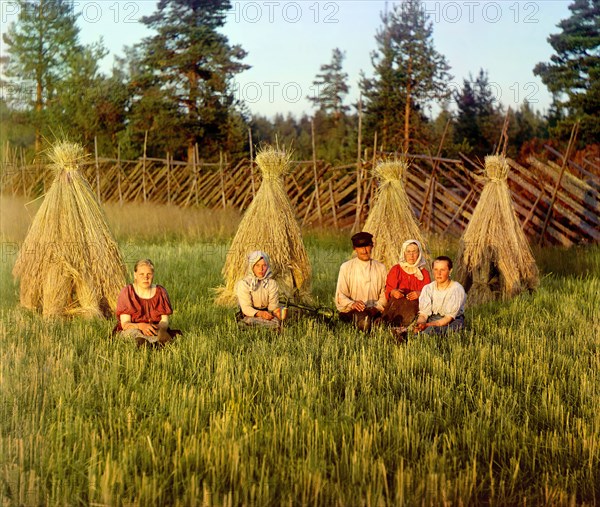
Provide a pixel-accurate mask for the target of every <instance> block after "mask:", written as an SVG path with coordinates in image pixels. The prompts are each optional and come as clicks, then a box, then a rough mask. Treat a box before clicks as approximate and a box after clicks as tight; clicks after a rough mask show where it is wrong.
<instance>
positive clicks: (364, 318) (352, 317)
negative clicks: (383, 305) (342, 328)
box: [339, 307, 381, 332]
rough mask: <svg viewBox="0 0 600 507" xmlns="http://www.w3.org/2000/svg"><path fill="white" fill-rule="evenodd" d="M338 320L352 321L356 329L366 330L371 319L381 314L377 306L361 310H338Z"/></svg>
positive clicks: (370, 323)
mask: <svg viewBox="0 0 600 507" xmlns="http://www.w3.org/2000/svg"><path fill="white" fill-rule="evenodd" d="M339 316H340V320H341V321H342V322H348V323H352V325H354V326H355V327H356V328H357V329H360V330H361V331H365V332H368V331H370V330H371V326H372V325H373V321H374V320H375V319H377V318H378V317H380V316H381V312H380V311H379V310H378V309H377V308H372V307H371V308H365V309H364V310H363V311H362V312H358V311H356V310H350V311H349V312H340V313H339Z"/></svg>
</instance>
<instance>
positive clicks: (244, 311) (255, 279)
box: [235, 250, 281, 328]
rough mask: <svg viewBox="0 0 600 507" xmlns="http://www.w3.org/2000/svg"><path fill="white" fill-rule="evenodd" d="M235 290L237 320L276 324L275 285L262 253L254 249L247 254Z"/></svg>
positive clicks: (257, 324)
mask: <svg viewBox="0 0 600 507" xmlns="http://www.w3.org/2000/svg"><path fill="white" fill-rule="evenodd" d="M235 292H236V295H237V298H238V304H239V306H240V311H239V313H238V317H239V321H241V322H243V323H244V324H247V325H249V326H265V327H274V328H276V327H279V326H280V323H281V308H280V307H279V287H278V286H277V282H276V281H275V280H274V279H273V273H272V272H271V266H270V261H269V256H268V255H267V254H266V253H265V252H263V251H261V250H256V251H254V252H251V253H250V254H249V255H248V274H247V275H246V276H245V277H244V278H243V279H241V280H240V281H239V282H238V283H237V284H236V286H235Z"/></svg>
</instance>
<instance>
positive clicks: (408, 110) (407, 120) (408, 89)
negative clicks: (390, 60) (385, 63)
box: [403, 56, 412, 153]
mask: <svg viewBox="0 0 600 507" xmlns="http://www.w3.org/2000/svg"><path fill="white" fill-rule="evenodd" d="M407 75H408V82H407V84H406V103H405V104H404V146H403V150H404V153H408V148H409V142H410V113H411V108H410V97H411V94H412V82H411V79H412V56H411V57H409V58H408V70H407Z"/></svg>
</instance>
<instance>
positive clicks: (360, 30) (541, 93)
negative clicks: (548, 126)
mask: <svg viewBox="0 0 600 507" xmlns="http://www.w3.org/2000/svg"><path fill="white" fill-rule="evenodd" d="M394 3H398V2H391V1H390V2H388V9H391V8H392V5H393V4H394ZM570 3H571V2H570V1H568V0H538V1H527V0H523V1H518V0H499V1H487V0H464V1H463V0H460V1H452V0H439V1H431V0H428V1H427V2H425V5H426V10H427V12H428V13H429V15H430V19H431V21H432V22H433V38H434V42H435V46H436V49H437V50H438V51H439V52H440V53H442V54H443V55H445V56H446V58H447V60H448V62H449V64H450V65H451V71H450V72H451V74H452V75H453V76H454V79H453V82H452V83H451V85H450V86H452V87H455V88H457V89H458V88H460V87H461V86H462V82H463V78H467V77H468V75H469V73H472V74H473V75H476V74H477V73H478V71H479V69H480V68H484V69H486V70H487V71H488V74H489V80H490V82H491V84H492V87H493V92H494V96H495V97H497V98H498V100H500V101H501V102H502V103H503V104H504V106H509V105H510V106H511V107H513V108H514V107H518V105H519V104H520V103H521V102H522V101H523V99H524V98H526V97H527V98H528V99H529V101H530V102H531V103H532V105H533V106H534V107H536V108H537V109H539V110H541V111H545V110H546V109H547V108H548V106H549V104H550V96H549V94H548V92H547V89H546V87H545V86H544V85H543V84H542V83H541V81H540V80H539V79H538V78H537V77H535V76H534V75H533V72H532V69H533V67H534V66H535V64H536V63H537V62H540V61H548V60H549V58H550V56H551V55H552V54H553V50H552V48H551V46H550V45H549V44H548V43H547V41H546V39H547V37H548V35H550V34H551V33H557V32H559V29H558V28H557V27H556V25H557V23H558V22H559V21H560V20H561V19H565V18H567V17H569V14H570V11H569V10H568V5H569V4H570ZM74 4H75V8H76V10H78V11H81V13H82V15H81V17H80V20H79V23H80V26H81V29H82V30H81V35H82V39H83V41H84V42H86V43H89V42H94V41H96V40H98V38H99V37H100V36H102V37H103V39H104V43H105V45H106V46H107V47H108V48H109V49H110V51H111V53H113V54H114V53H121V50H122V48H123V46H125V45H132V44H134V43H136V42H138V41H139V40H140V39H141V38H142V37H144V36H145V35H148V34H150V32H148V31H147V30H146V29H145V27H144V26H143V25H141V24H140V23H138V22H137V19H138V18H139V17H140V16H142V15H147V14H150V13H152V12H153V11H154V10H155V7H156V1H155V0H131V1H130V0H118V1H117V0H96V1H91V0H79V1H78V0H74ZM232 6H233V9H232V11H231V12H230V13H229V16H228V22H227V25H226V27H225V29H224V31H225V33H226V34H227V35H228V37H229V39H230V42H231V43H239V44H241V45H242V46H243V47H244V49H246V51H248V53H249V54H248V57H247V58H246V60H245V62H246V63H247V64H249V65H251V66H252V68H251V69H250V70H248V71H245V72H244V73H242V74H240V75H239V76H238V77H237V78H236V86H237V90H238V93H239V95H240V97H241V98H243V99H245V100H246V102H247V104H248V106H249V108H250V110H251V111H252V112H253V113H260V114H264V115H267V116H272V115H274V114H276V113H283V114H287V113H288V112H291V113H293V114H295V115H300V114H302V113H304V112H306V113H308V114H311V112H312V108H311V104H310V103H309V101H308V100H306V99H305V97H306V96H307V95H310V94H314V93H315V90H314V89H313V87H312V81H313V79H314V78H315V75H316V74H317V72H319V67H320V66H321V65H322V64H324V63H329V61H330V60H331V52H332V50H333V49H334V48H335V47H339V48H340V49H341V50H343V51H345V53H346V59H345V61H344V70H345V72H347V73H348V75H349V79H348V82H349V84H350V87H351V88H350V96H349V97H348V102H351V101H352V102H355V101H356V100H357V98H358V91H359V90H358V80H359V77H360V71H361V70H363V71H364V72H365V73H366V74H367V76H371V75H372V65H371V57H370V54H371V52H372V51H373V50H374V49H375V47H376V46H375V33H376V31H377V30H378V28H379V27H380V26H381V18H380V13H381V12H382V11H383V10H384V9H385V6H386V2H384V1H380V0H337V1H327V0H323V1H316V0H300V1H287V0H265V1H262V0H261V1H251V0H248V1H246V0H244V1H235V0H233V1H232ZM0 7H1V8H0V17H1V21H2V26H3V27H4V26H6V24H7V22H10V21H12V20H14V19H16V15H15V10H16V3H15V2H14V1H11V0H0ZM111 63H112V56H110V57H108V58H107V59H106V60H105V62H103V66H104V67H105V68H107V69H108V68H110V65H111ZM433 111H434V112H435V111H437V107H436V106H435V105H433Z"/></svg>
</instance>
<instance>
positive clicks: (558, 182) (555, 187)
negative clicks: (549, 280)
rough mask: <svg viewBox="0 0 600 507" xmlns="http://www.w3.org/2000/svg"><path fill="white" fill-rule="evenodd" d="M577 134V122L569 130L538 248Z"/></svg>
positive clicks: (541, 242) (542, 240) (542, 241)
mask: <svg viewBox="0 0 600 507" xmlns="http://www.w3.org/2000/svg"><path fill="white" fill-rule="evenodd" d="M578 132H579V121H576V122H575V125H573V129H572V130H571V138H570V139H569V145H568V146H567V152H566V153H565V156H564V158H563V163H562V167H561V169H560V174H559V175H558V179H557V180H556V185H555V186H554V191H553V192H552V199H550V204H549V205H548V213H547V214H546V220H544V226H543V227H542V232H541V234H540V242H539V244H540V246H542V245H543V244H544V236H546V229H547V228H548V223H549V222H550V217H551V216H552V209H553V208H554V203H555V202H556V196H557V194H558V189H559V188H560V182H561V180H562V177H563V174H565V169H566V168H567V164H568V162H569V157H570V156H571V149H572V148H573V145H574V144H575V139H577V133H578Z"/></svg>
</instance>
